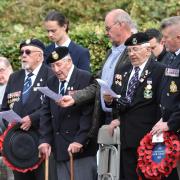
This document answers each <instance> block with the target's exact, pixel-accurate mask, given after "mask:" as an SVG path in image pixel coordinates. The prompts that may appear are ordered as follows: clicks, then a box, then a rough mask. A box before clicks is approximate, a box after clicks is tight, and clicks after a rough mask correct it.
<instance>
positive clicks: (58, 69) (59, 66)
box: [51, 59, 72, 81]
mask: <svg viewBox="0 0 180 180" xmlns="http://www.w3.org/2000/svg"><path fill="white" fill-rule="evenodd" d="M71 65H72V62H71V60H69V59H64V60H59V61H56V62H54V63H51V68H52V70H53V72H54V73H55V75H56V76H57V78H58V79H59V80H60V81H63V80H65V79H66V78H67V76H68V73H69V70H70V68H71Z"/></svg>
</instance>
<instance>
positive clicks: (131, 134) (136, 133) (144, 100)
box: [113, 59, 164, 148]
mask: <svg viewBox="0 0 180 180" xmlns="http://www.w3.org/2000/svg"><path fill="white" fill-rule="evenodd" d="M132 69H133V67H132V65H130V64H129V65H127V66H126V67H124V68H123V70H122V71H121V72H120V73H119V75H120V76H121V77H122V78H121V83H118V81H117V79H116V80H115V81H114V83H113V90H114V91H115V92H116V93H117V94H119V95H121V96H122V97H126V90H127V85H128V81H129V76H130V74H131V71H132ZM163 73H164V66H162V65H161V64H160V63H158V62H155V61H154V60H152V59H149V60H148V62H147V64H146V66H145V68H144V70H143V72H142V74H141V76H140V78H139V84H138V86H137V88H136V89H135V94H134V96H133V100H132V102H131V103H130V104H129V105H127V107H126V109H125V110H123V111H122V110H120V111H119V115H120V124H121V125H120V128H121V143H122V147H123V148H124V147H125V148H127V147H128V148H129V147H130V148H131V147H138V145H139V142H140V140H141V139H142V138H143V136H144V135H146V133H148V132H150V131H151V129H152V127H153V126H154V125H155V123H156V122H157V121H159V120H160V118H161V111H160V107H159V86H160V83H159V82H160V81H161V79H162V76H163ZM149 82H151V86H152V89H151V93H152V94H151V93H150V94H149V96H147V94H146V93H147V91H146V87H147V85H148V83H149ZM116 103H117V101H116ZM115 107H116V108H118V106H117V105H116V106H115ZM119 107H120V106H119Z"/></svg>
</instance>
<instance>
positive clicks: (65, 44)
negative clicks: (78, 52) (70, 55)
mask: <svg viewBox="0 0 180 180" xmlns="http://www.w3.org/2000/svg"><path fill="white" fill-rule="evenodd" d="M70 43H71V39H70V38H68V39H67V40H66V41H65V42H64V43H63V44H61V45H58V44H56V43H55V48H57V47H59V46H65V47H69V44H70Z"/></svg>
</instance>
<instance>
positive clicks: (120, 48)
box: [111, 44, 126, 51]
mask: <svg viewBox="0 0 180 180" xmlns="http://www.w3.org/2000/svg"><path fill="white" fill-rule="evenodd" d="M125 48H126V46H125V45H124V44H120V45H119V46H112V48H111V49H112V51H116V50H124V49H125Z"/></svg>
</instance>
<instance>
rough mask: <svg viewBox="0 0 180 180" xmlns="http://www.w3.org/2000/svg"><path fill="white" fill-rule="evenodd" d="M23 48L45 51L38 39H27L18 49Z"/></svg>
mask: <svg viewBox="0 0 180 180" xmlns="http://www.w3.org/2000/svg"><path fill="white" fill-rule="evenodd" d="M24 46H35V47H38V48H40V49H42V50H43V51H44V50H45V46H44V44H43V43H42V42H41V41H40V40H38V39H27V40H25V41H23V42H21V44H20V49H21V48H22V47H24Z"/></svg>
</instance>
